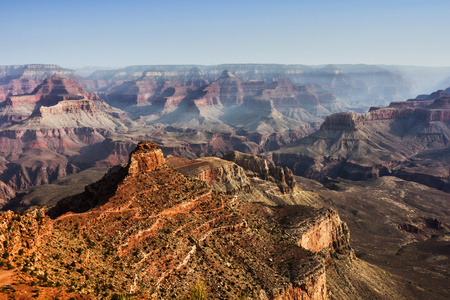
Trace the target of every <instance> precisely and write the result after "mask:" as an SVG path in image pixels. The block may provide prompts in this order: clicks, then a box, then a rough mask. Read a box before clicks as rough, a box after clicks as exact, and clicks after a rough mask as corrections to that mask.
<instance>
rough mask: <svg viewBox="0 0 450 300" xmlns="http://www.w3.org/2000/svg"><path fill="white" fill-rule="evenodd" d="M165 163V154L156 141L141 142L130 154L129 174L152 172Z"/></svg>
mask: <svg viewBox="0 0 450 300" xmlns="http://www.w3.org/2000/svg"><path fill="white" fill-rule="evenodd" d="M164 163H165V160H164V155H163V153H162V151H161V149H159V148H158V147H157V145H156V144H155V143H150V142H140V143H139V144H138V145H137V146H136V149H134V150H133V152H131V154H130V160H129V162H128V174H130V175H134V174H137V173H147V172H152V171H154V170H156V168H157V167H159V166H161V165H163V164H164Z"/></svg>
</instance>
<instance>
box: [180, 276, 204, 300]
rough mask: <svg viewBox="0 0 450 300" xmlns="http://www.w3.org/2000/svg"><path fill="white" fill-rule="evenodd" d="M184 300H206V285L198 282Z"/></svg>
mask: <svg viewBox="0 0 450 300" xmlns="http://www.w3.org/2000/svg"><path fill="white" fill-rule="evenodd" d="M182 299H183V300H206V293H205V285H204V283H203V282H201V281H200V280H197V282H195V284H194V285H193V286H192V287H191V290H190V291H189V293H187V294H186V295H185V296H184V297H183V298H182Z"/></svg>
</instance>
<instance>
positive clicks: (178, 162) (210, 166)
mask: <svg viewBox="0 0 450 300" xmlns="http://www.w3.org/2000/svg"><path fill="white" fill-rule="evenodd" d="M166 162H167V164H168V165H169V166H171V167H172V168H174V169H176V170H178V171H179V172H181V173H182V174H183V175H185V176H188V177H192V178H195V179H198V180H202V181H204V182H206V183H207V184H208V185H209V186H210V187H211V189H213V190H215V191H218V192H223V193H228V194H234V193H237V192H239V191H248V190H249V189H250V188H251V183H250V180H249V179H248V178H247V176H246V175H245V171H244V170H243V169H242V168H241V167H240V166H238V165H237V164H235V163H233V162H230V161H226V160H223V159H219V158H215V157H205V158H198V159H195V160H190V159H185V158H178V157H174V156H168V157H167V158H166Z"/></svg>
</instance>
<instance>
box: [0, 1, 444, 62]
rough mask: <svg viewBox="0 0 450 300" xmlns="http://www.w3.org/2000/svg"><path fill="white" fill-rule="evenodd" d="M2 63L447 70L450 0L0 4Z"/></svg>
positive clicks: (0, 53)
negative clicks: (374, 66) (395, 66)
mask: <svg viewBox="0 0 450 300" xmlns="http://www.w3.org/2000/svg"><path fill="white" fill-rule="evenodd" d="M0 32H1V34H0V41H1V44H0V65H11V64H26V63H54V64H59V65H61V66H64V67H83V66H104V67H106V66H112V67H122V66H127V65H137V64H221V63H282V64H329V63H335V64H338V63H367V64H401V65H423V66H450V1H449V0H420V1H419V0H357V1H356V0H308V1H302V0H295V1H283V0H279V1H265V0H258V1H253V0H250V1H246V0H239V1H234V0H231V1H224V0H222V1H214V0H209V1H203V0H191V1H188V0H184V1H178V0H161V1H151V0H150V1H136V0H128V1H114V0H108V1H103V0H98V1H97V0H90V1H85V0H78V1H65V0H58V1H46V0H41V1H21V0H14V1H13V0H0Z"/></svg>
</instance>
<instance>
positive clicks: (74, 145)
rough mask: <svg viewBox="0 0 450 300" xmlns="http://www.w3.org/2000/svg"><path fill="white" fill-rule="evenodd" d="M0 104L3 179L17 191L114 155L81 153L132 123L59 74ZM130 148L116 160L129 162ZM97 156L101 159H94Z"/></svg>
mask: <svg viewBox="0 0 450 300" xmlns="http://www.w3.org/2000/svg"><path fill="white" fill-rule="evenodd" d="M0 105H1V107H0V114H1V115H2V117H1V122H0V127H1V128H2V129H1V130H0V144H1V145H2V148H1V151H0V152H1V155H2V157H3V158H5V160H6V162H5V163H3V164H1V165H0V178H1V180H2V181H3V182H4V183H6V184H8V185H9V186H10V187H12V188H13V189H14V190H16V191H18V190H21V189H26V188H29V187H31V186H35V185H40V184H47V183H50V182H52V181H55V180H57V179H60V178H62V177H65V176H66V175H68V174H72V173H76V172H78V171H79V170H81V169H85V168H86V167H89V166H94V165H95V164H96V163H98V164H102V163H104V162H105V161H108V160H112V159H111V158H107V157H105V156H108V155H109V154H111V155H114V153H113V152H114V151H115V150H114V149H111V151H113V152H102V153H95V154H94V155H92V156H90V157H86V158H84V160H83V158H80V157H79V155H80V152H83V151H84V150H86V148H88V147H93V146H94V145H97V146H99V145H106V144H108V142H109V143H111V144H113V143H115V141H114V142H113V141H112V140H111V137H114V136H116V137H117V136H120V134H121V133H123V132H127V131H128V126H129V125H130V124H132V123H130V121H128V120H126V119H124V118H122V117H121V115H120V111H119V110H117V109H114V108H112V107H110V106H109V105H107V104H106V103H104V102H103V100H101V99H100V98H98V96H97V95H96V94H92V93H88V92H86V91H85V90H84V89H83V88H82V87H81V85H80V84H79V83H77V82H76V81H75V80H74V79H71V78H67V77H63V76H61V75H59V74H56V75H53V76H51V77H49V78H47V79H46V80H44V82H43V83H42V84H40V85H39V86H38V87H36V88H35V89H34V91H33V92H32V93H31V94H28V95H18V96H11V97H9V98H8V99H7V100H6V101H5V102H3V103H1V104H0ZM121 139H122V140H124V141H126V138H121ZM133 144H134V142H131V145H133ZM98 148H100V147H98ZM104 150H107V149H104ZM128 153H129V152H128V151H127V152H126V153H124V154H122V156H121V157H120V158H119V161H117V162H114V163H120V162H124V161H126V159H127V157H128ZM101 155H103V158H102V157H101ZM94 157H95V158H96V159H97V161H94V162H92V163H91V162H90V160H92V159H93V158H94ZM116 157H117V155H116ZM109 166H111V164H110V165H109Z"/></svg>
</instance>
